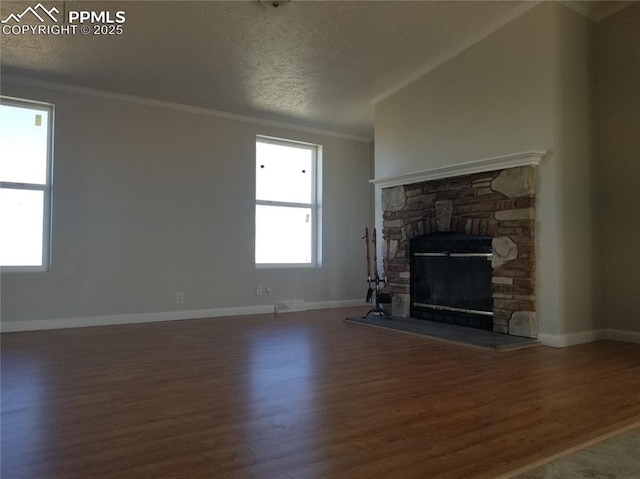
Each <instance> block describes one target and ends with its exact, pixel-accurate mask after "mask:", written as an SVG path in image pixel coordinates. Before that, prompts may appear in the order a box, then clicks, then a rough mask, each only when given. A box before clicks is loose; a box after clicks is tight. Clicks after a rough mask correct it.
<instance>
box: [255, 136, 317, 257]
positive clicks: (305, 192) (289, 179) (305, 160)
mask: <svg viewBox="0 0 640 479" xmlns="http://www.w3.org/2000/svg"><path fill="white" fill-rule="evenodd" d="M320 148H321V147H320V146H317V145H310V144H306V143H296V142H292V141H286V140H277V139H273V138H265V137H258V139H257V140H256V265H258V266H315V265H318V264H319V263H320V255H319V248H318V244H319V243H320V242H319V241H318V240H317V238H318V235H319V230H320V222H319V207H318V205H319V201H318V198H319V194H318V193H319V188H318V183H319V182H318V177H319V174H318V170H319V166H318V163H319V153H320Z"/></svg>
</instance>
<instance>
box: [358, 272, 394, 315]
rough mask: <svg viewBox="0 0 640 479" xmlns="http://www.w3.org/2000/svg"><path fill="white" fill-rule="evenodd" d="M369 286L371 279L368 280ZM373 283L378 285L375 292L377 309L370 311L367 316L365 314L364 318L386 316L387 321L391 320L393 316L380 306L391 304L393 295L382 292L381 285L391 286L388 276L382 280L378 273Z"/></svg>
mask: <svg viewBox="0 0 640 479" xmlns="http://www.w3.org/2000/svg"><path fill="white" fill-rule="evenodd" d="M368 281H369V284H371V278H368ZM373 282H374V283H375V285H376V289H375V291H374V293H375V297H376V307H375V308H373V309H370V310H369V312H367V314H365V315H364V316H363V318H366V317H368V316H369V315H370V314H378V315H380V316H384V317H385V318H387V319H391V316H389V315H388V314H387V312H386V311H385V310H384V309H382V307H381V306H380V305H381V304H383V303H390V302H391V295H390V294H389V293H383V292H382V291H381V286H380V285H381V284H382V285H383V286H388V285H389V278H387V277H386V276H385V277H384V280H382V279H380V276H379V275H378V272H377V271H376V276H375V278H374V280H373Z"/></svg>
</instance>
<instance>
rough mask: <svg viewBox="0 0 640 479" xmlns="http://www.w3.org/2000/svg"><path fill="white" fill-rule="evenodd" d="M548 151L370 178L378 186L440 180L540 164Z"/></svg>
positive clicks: (386, 186) (502, 156) (483, 159)
mask: <svg viewBox="0 0 640 479" xmlns="http://www.w3.org/2000/svg"><path fill="white" fill-rule="evenodd" d="M545 155H546V151H537V150H532V151H522V152H519V153H512V154H510V155H501V156H494V157H491V158H481V159H479V160H473V161H467V162H465V163H458V164H457V165H451V166H440V167H438V168H433V169H430V170H425V171H418V172H415V173H408V174H406V175H399V176H391V177H388V178H376V179H373V180H369V182H370V183H373V184H374V185H376V187H378V188H390V187H392V186H402V185H410V184H412V183H421V182H423V181H431V180H440V179H442V178H453V177H456V176H463V175H471V174H474V173H485V172H487V171H496V170H504V169H506V168H515V167H518V166H528V165H533V166H538V165H539V164H540V161H541V160H542V158H543V157H544V156H545Z"/></svg>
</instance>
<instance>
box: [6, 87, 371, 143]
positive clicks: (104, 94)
mask: <svg viewBox="0 0 640 479" xmlns="http://www.w3.org/2000/svg"><path fill="white" fill-rule="evenodd" d="M0 78H1V80H2V83H9V84H13V85H21V86H28V87H34V88H43V89H46V90H55V91H61V92H64V93H74V94H77V95H85V96H91V97H95V98H104V99H107V100H114V101H123V102H127V103H135V104H138V105H145V106H152V107H156V108H164V109H167V110H174V111H180V112H185V113H192V114H194V115H203V116H209V117H214V118H222V119H225V120H232V121H240V122H243V123H252V124H254V125H262V126H270V127H273V128H285V129H287V130H294V131H300V132H303V133H311V134H314V135H323V136H330V137H333V138H340V139H343V140H352V141H361V142H365V143H370V142H371V141H373V139H372V138H368V137H364V136H357V135H350V134H347V133H341V132H337V131H333V130H324V129H321V128H312V127H306V126H302V125H296V124H293V123H287V122H284V121H278V120H269V119H266V118H259V117H253V116H248V115H239V114H236V113H230V112H226V111H220V110H212V109H209V108H203V107H198V106H192V105H185V104H182V103H174V102H170V101H164V100H157V99H154V98H145V97H141V96H136V95H127V94H125V93H116V92H111V91H106V90H98V89H95V88H87V87H80V86H75V85H68V84H65V83H56V82H51V81H47V80H36V79H33V78H27V77H21V76H15V75H2V76H1V77H0Z"/></svg>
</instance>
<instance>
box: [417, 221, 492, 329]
mask: <svg viewBox="0 0 640 479" xmlns="http://www.w3.org/2000/svg"><path fill="white" fill-rule="evenodd" d="M492 239H493V238H492V237H491V236H485V235H474V234H461V233H433V234H427V235H423V236H418V237H415V238H413V239H412V240H411V242H410V250H411V252H410V255H411V264H410V268H411V282H410V301H411V316H412V317H414V318H420V319H428V320H433V321H441V322H446V323H450V324H457V325H461V326H468V327H473V328H480V329H487V330H492V329H493V296H492V295H493V290H492V282H491V277H492V266H491V258H492V254H493V252H492Z"/></svg>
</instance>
